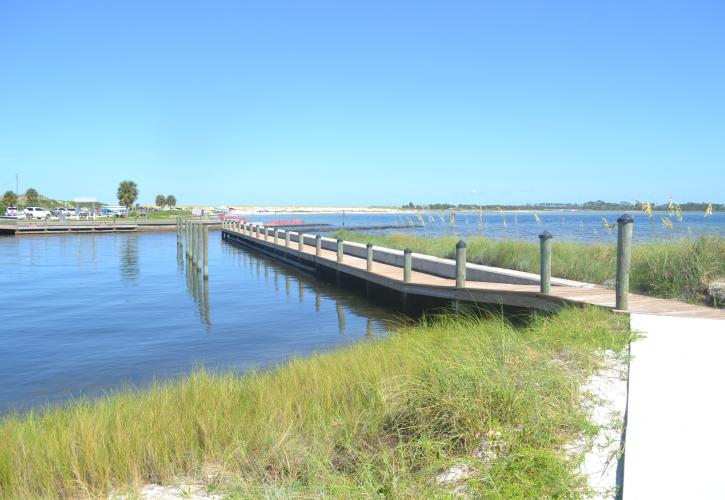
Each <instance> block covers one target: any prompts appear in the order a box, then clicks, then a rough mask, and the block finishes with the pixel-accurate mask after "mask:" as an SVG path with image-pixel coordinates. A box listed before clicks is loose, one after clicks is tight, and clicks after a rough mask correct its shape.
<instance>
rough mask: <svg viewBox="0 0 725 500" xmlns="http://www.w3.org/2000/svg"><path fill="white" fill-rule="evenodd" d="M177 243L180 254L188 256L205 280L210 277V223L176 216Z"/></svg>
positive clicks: (189, 263)
mask: <svg viewBox="0 0 725 500" xmlns="http://www.w3.org/2000/svg"><path fill="white" fill-rule="evenodd" d="M176 245H177V249H178V253H179V255H182V256H184V257H185V258H186V262H187V264H188V266H189V267H193V268H195V269H196V270H197V271H198V272H199V273H200V274H202V276H203V277H204V280H208V279H209V225H208V224H207V223H206V221H204V220H199V219H188V218H184V217H177V218H176Z"/></svg>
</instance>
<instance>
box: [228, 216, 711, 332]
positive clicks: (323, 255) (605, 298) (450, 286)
mask: <svg viewBox="0 0 725 500" xmlns="http://www.w3.org/2000/svg"><path fill="white" fill-rule="evenodd" d="M225 235H229V236H231V237H233V239H235V240H237V241H240V242H243V243H244V242H246V243H248V244H251V245H253V246H256V247H258V248H260V249H266V250H272V251H274V252H276V253H278V254H279V253H281V254H283V255H284V254H287V255H289V256H292V257H296V258H299V259H302V260H304V261H307V262H309V263H310V264H313V265H322V266H325V267H327V268H329V269H333V270H336V271H340V272H343V273H346V274H349V275H353V276H356V277H358V278H361V279H363V280H367V281H370V282H372V283H375V284H378V285H382V286H385V287H388V288H391V289H394V290H397V291H399V292H402V293H408V294H414V295H422V296H429V297H436V298H442V299H450V300H463V301H472V302H485V303H493V304H502V305H512V306H520V307H527V308H532V309H539V310H545V311H553V310H557V309H560V308H561V307H562V306H563V305H565V304H573V305H587V304H588V305H594V306H598V307H604V308H608V309H614V306H615V293H614V290H610V289H607V288H604V287H598V286H594V287H591V288H577V287H568V286H552V287H551V293H549V294H542V293H540V291H539V286H538V285H512V284H507V283H494V282H487V281H470V280H468V281H467V282H466V287H465V288H457V287H456V282H455V280H454V279H451V278H443V277H440V276H435V275H432V274H428V273H424V272H421V271H415V270H414V271H413V272H412V274H411V281H410V282H409V283H405V282H404V281H403V269H402V267H398V266H394V265H390V264H385V263H381V262H373V266H372V270H371V271H367V261H366V259H364V258H361V257H357V256H354V255H350V254H347V253H346V254H345V255H344V258H343V262H342V263H338V262H337V254H336V252H335V251H332V250H328V249H324V248H323V249H322V250H321V252H320V256H319V257H318V256H316V248H315V246H314V245H310V244H308V243H305V244H304V246H303V250H302V252H300V251H299V249H298V243H297V242H290V246H285V241H284V239H279V240H278V243H276V244H275V243H274V241H273V238H272V237H271V236H270V237H269V238H268V239H267V240H265V239H264V237H263V236H261V235H260V236H258V237H257V236H253V235H248V234H245V233H241V232H238V231H232V230H230V229H229V228H226V229H223V230H222V237H225ZM503 271H504V270H502V272H503ZM626 312H627V313H636V314H650V315H658V316H678V317H692V318H707V319H721V320H725V311H723V310H721V309H716V308H712V307H706V306H700V305H695V304H687V303H684V302H678V301H675V300H667V299H658V298H655V297H647V296H644V295H638V294H630V296H629V310H628V311H626Z"/></svg>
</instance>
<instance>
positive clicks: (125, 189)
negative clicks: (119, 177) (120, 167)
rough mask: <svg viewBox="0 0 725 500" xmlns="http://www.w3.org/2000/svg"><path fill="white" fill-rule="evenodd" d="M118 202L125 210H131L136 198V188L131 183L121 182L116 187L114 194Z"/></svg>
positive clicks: (133, 183) (134, 184)
mask: <svg viewBox="0 0 725 500" xmlns="http://www.w3.org/2000/svg"><path fill="white" fill-rule="evenodd" d="M116 196H117V197H118V202H119V203H120V204H121V205H123V206H124V207H126V210H131V207H132V206H133V204H134V202H135V201H136V198H138V187H137V186H136V183H135V182H133V181H123V182H121V184H119V185H118V192H117V193H116Z"/></svg>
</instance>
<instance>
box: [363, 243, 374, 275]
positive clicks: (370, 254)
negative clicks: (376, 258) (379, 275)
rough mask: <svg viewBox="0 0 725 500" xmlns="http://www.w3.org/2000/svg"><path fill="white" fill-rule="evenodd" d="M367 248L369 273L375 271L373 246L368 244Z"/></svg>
mask: <svg viewBox="0 0 725 500" xmlns="http://www.w3.org/2000/svg"><path fill="white" fill-rule="evenodd" d="M365 248H366V249H367V266H366V269H367V270H368V271H372V270H373V244H372V243H368V244H367V245H365Z"/></svg>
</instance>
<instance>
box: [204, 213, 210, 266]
mask: <svg viewBox="0 0 725 500" xmlns="http://www.w3.org/2000/svg"><path fill="white" fill-rule="evenodd" d="M204 279H205V280H208V279H209V226H207V225H206V224H205V225H204Z"/></svg>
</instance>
